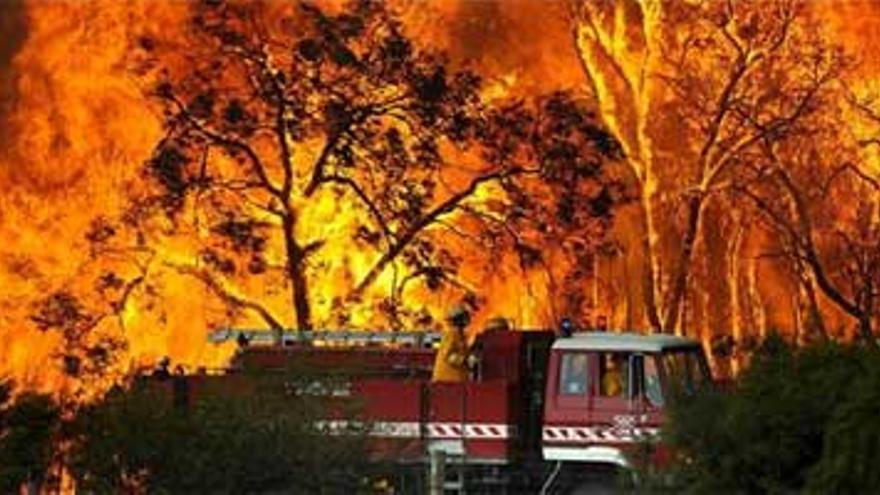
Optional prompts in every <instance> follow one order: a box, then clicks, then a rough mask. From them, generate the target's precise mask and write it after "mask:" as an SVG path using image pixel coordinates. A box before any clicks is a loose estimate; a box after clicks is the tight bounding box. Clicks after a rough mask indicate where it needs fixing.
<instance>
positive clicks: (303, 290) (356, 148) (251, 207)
mask: <svg viewBox="0 0 880 495" xmlns="http://www.w3.org/2000/svg"><path fill="white" fill-rule="evenodd" d="M186 36H187V38H186V39H185V40H182V41H181V40H174V41H170V40H162V39H158V38H149V37H144V38H141V39H140V40H139V49H138V54H139V55H138V60H137V68H138V70H141V71H143V74H144V77H146V78H155V79H156V84H155V85H154V89H153V90H152V93H151V94H152V96H153V98H154V100H155V101H156V102H158V103H159V106H160V107H161V109H162V112H163V119H164V129H165V135H164V137H163V138H162V140H161V141H160V142H159V143H158V145H157V146H156V148H155V151H154V153H153V155H152V157H151V158H150V159H149V160H148V161H147V163H146V164H145V167H144V174H143V177H144V179H145V182H146V183H147V188H146V189H145V190H137V189H133V191H132V194H131V196H132V207H131V208H130V209H129V210H128V211H127V212H126V214H125V215H124V216H123V218H122V219H121V220H120V221H119V222H118V224H113V225H109V226H108V227H107V228H108V229H109V231H110V232H111V235H108V236H101V238H100V239H97V240H98V243H99V244H100V245H101V246H103V247H102V249H104V250H106V249H107V247H106V246H107V245H109V244H111V243H121V244H126V243H128V245H129V246H130V248H129V249H131V250H132V251H135V252H146V253H149V255H150V256H153V255H157V256H159V257H160V258H162V262H161V263H162V265H163V266H164V267H165V268H171V269H172V270H174V271H176V272H177V273H179V274H182V275H184V276H188V277H193V278H195V279H197V280H199V281H200V282H201V283H202V284H203V285H204V286H205V287H206V288H207V290H209V291H210V292H211V293H212V294H214V295H215V296H217V297H218V298H219V300H221V301H222V302H223V303H225V305H226V306H228V307H229V308H230V310H231V311H232V312H233V313H234V314H238V313H240V312H243V311H245V312H251V313H253V314H255V315H258V316H259V317H260V318H261V319H262V321H263V322H264V323H265V324H267V325H269V326H270V327H271V328H274V329H276V330H280V329H282V328H284V327H286V326H288V325H287V321H288V319H287V317H286V316H283V314H284V313H286V312H287V311H290V310H291V309H292V312H293V315H294V319H293V321H295V326H296V328H299V329H309V328H312V327H313V326H314V325H315V315H314V313H315V311H314V307H315V306H316V305H318V304H320V305H321V306H322V308H324V309H325V311H323V313H324V314H322V316H321V318H323V319H322V320H321V321H322V323H323V322H326V321H327V316H326V313H328V311H326V309H327V308H329V313H331V314H335V316H336V317H337V318H336V319H337V321H340V322H342V323H343V324H346V323H350V315H349V314H348V311H349V309H350V308H351V307H352V306H355V305H357V304H360V303H364V304H367V303H372V302H373V301H367V302H364V298H365V296H366V294H367V293H368V292H369V290H370V289H371V288H373V287H374V286H376V285H377V282H380V281H381V282H382V283H381V284H378V285H382V286H383V289H387V293H388V294H390V296H388V297H385V299H384V300H383V301H380V304H379V305H380V306H382V307H383V308H384V309H385V310H386V313H388V315H389V316H390V318H391V321H392V322H393V323H395V324H400V319H399V318H400V308H401V306H404V304H403V303H402V299H403V297H404V295H405V294H406V292H405V291H409V290H411V287H412V285H414V282H417V281H420V282H421V287H422V289H424V290H428V291H437V290H441V289H443V288H450V290H454V291H458V292H459V293H461V294H462V295H461V297H464V299H465V300H466V301H470V302H472V303H474V304H478V301H479V299H480V297H481V294H479V289H477V288H474V287H473V286H472V285H471V284H469V283H468V282H467V280H463V277H461V273H460V272H461V267H462V265H463V264H464V263H465V260H464V259H463V258H464V256H465V255H464V254H463V253H465V252H466V250H467V249H471V251H475V250H476V249H480V250H481V252H479V253H478V254H477V256H478V257H477V259H476V263H472V264H476V265H477V266H478V267H479V269H480V270H483V271H486V272H491V271H492V267H491V266H488V264H489V263H492V262H497V261H498V260H500V259H502V258H504V257H505V256H506V255H513V256H515V257H516V258H517V259H518V260H519V265H520V267H521V268H522V269H523V270H526V271H528V270H533V269H544V270H546V271H547V272H548V274H549V275H548V276H549V277H550V278H551V279H554V280H555V277H557V276H558V273H557V272H559V271H560V268H558V267H555V266H550V265H551V263H549V260H550V259H551V255H558V256H557V258H552V259H554V260H556V261H559V260H563V262H561V263H554V264H557V265H558V266H559V267H562V269H564V270H575V268H576V267H577V265H578V263H580V262H581V260H582V259H583V258H584V257H585V256H586V255H587V254H589V253H590V252H591V251H592V250H593V249H594V248H595V247H596V246H598V245H600V244H601V243H602V242H603V241H604V231H605V229H606V227H607V225H608V222H609V221H610V218H611V208H612V205H613V203H614V202H615V201H616V200H617V199H618V198H619V197H620V190H619V185H618V184H616V183H615V182H614V181H613V180H611V179H609V178H607V177H606V176H605V175H604V174H603V165H604V163H605V162H606V161H607V160H610V159H614V158H615V157H617V155H618V145H617V143H616V141H615V140H614V139H613V137H611V136H610V135H609V134H608V133H606V132H605V131H604V130H603V129H602V128H601V126H600V125H599V124H598V123H597V122H596V120H595V117H594V115H593V114H592V112H591V111H590V105H589V104H590V102H589V100H586V99H584V98H580V97H576V96H575V95H572V94H569V93H554V94H549V95H544V96H540V97H537V98H535V99H533V100H530V101H508V100H500V101H499V100H490V99H489V98H488V97H486V96H484V94H483V92H482V91H481V82H480V78H479V77H478V76H477V75H476V74H474V73H473V72H470V71H466V70H453V69H452V68H451V64H450V63H449V61H448V60H447V59H446V58H445V57H444V56H443V55H442V54H438V53H434V52H431V51H430V50H426V49H422V48H420V47H418V46H416V44H414V42H413V41H412V40H410V39H409V38H408V37H407V36H406V34H405V32H404V29H403V27H402V25H401V24H400V22H399V21H398V20H397V19H396V18H395V17H394V15H393V13H391V12H390V11H389V10H388V9H387V8H386V7H385V6H384V4H382V3H380V2H371V1H357V2H352V3H350V4H348V5H347V6H346V7H345V8H344V9H342V10H340V11H338V12H330V11H326V10H322V9H320V8H318V7H315V6H313V5H310V4H307V3H302V4H297V5H295V6H293V7H290V6H289V5H287V4H285V5H280V4H268V5H266V4H254V5H240V4H237V3H227V2H202V3H199V4H196V5H194V6H193V12H192V18H191V23H190V24H189V26H188V29H187V31H186ZM156 213H161V214H159V215H157V214H156ZM175 243H183V244H185V245H187V248H186V249H182V250H179V251H175V253H174V254H173V255H168V249H169V248H168V246H172V245H175ZM486 243H489V244H488V246H489V248H490V249H489V250H488V252H487V251H486V250H485V247H484V246H486V245H487V244H486ZM131 246H133V247H131ZM467 246H472V247H467ZM473 246H477V247H476V248H475V247H473ZM193 251H194V253H193V254H185V255H181V254H180V253H181V252H186V253H191V252H193ZM163 253H164V254H163ZM554 253H555V254H554ZM559 253H561V254H559ZM151 259H152V258H151ZM504 259H506V258H504ZM316 287H317V289H316ZM559 289H560V290H569V291H578V290H580V288H578V287H570V288H568V289H565V288H559ZM425 316H426V315H413V317H414V318H419V317H421V318H422V321H424V318H425ZM427 317H428V318H429V317H430V316H429V315H427Z"/></svg>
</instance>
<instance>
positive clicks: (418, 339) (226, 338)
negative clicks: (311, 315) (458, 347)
mask: <svg viewBox="0 0 880 495" xmlns="http://www.w3.org/2000/svg"><path fill="white" fill-rule="evenodd" d="M440 337H441V334H440V332H434V331H405V332H398V331H392V330H384V331H383V330H378V331H377V330H308V331H304V330H291V329H284V330H280V331H276V330H267V329H265V328H221V329H218V330H214V331H212V332H210V333H209V334H208V342H211V343H214V344H222V343H225V342H241V341H245V342H247V343H248V344H263V345H282V346H292V345H298V344H306V345H327V346H334V345H339V346H357V345H371V344H385V345H401V346H412V347H423V348H430V347H434V345H435V344H437V343H439V342H440Z"/></svg>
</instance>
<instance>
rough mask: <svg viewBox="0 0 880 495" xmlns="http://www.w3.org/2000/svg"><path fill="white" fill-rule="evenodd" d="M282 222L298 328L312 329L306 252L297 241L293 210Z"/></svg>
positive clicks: (291, 294) (292, 299)
mask: <svg viewBox="0 0 880 495" xmlns="http://www.w3.org/2000/svg"><path fill="white" fill-rule="evenodd" d="M282 224H283V225H282V226H283V229H284V248H285V254H286V255H287V275H288V276H289V277H290V288H291V293H290V297H291V304H292V305H293V310H294V312H295V314H296V329H297V330H311V329H312V316H311V306H310V304H309V293H308V280H307V279H306V274H305V262H306V253H305V252H304V251H303V249H302V247H301V246H300V245H299V244H298V243H297V242H296V234H295V227H296V220H295V216H294V213H293V212H292V211H289V212H288V213H287V214H285V215H284V219H283V221H282Z"/></svg>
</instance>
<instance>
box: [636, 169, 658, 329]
mask: <svg viewBox="0 0 880 495" xmlns="http://www.w3.org/2000/svg"><path fill="white" fill-rule="evenodd" d="M640 195H641V198H640V201H639V206H638V207H639V220H640V221H641V222H642V228H643V231H642V236H641V248H642V267H641V272H642V298H643V299H644V303H645V314H646V316H647V317H648V323H649V324H650V325H651V329H652V330H654V331H662V330H663V325H662V324H661V322H660V312H659V311H658V309H657V253H656V249H655V246H654V244H655V239H656V232H655V231H654V228H655V227H654V219H653V218H652V217H653V212H652V211H651V210H652V208H651V198H650V197H648V196H649V192H648V191H647V190H646V188H645V187H644V185H643V184H640Z"/></svg>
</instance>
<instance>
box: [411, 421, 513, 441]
mask: <svg viewBox="0 0 880 495" xmlns="http://www.w3.org/2000/svg"><path fill="white" fill-rule="evenodd" d="M427 430H428V438H462V431H464V438H469V439H476V440H502V439H505V438H510V437H511V433H512V430H513V428H512V427H511V426H510V425H506V424H503V423H466V424H461V423H428V424H427Z"/></svg>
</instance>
